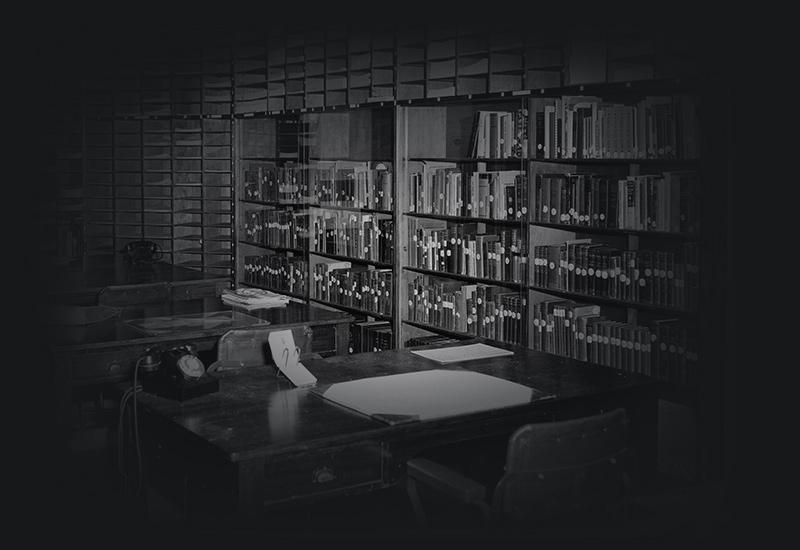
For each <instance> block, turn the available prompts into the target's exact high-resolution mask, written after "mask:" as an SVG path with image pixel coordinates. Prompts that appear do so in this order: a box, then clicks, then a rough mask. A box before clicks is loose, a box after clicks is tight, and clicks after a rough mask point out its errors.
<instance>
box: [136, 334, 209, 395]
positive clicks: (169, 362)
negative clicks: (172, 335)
mask: <svg viewBox="0 0 800 550" xmlns="http://www.w3.org/2000/svg"><path fill="white" fill-rule="evenodd" d="M140 361H141V363H140V367H139V368H140V371H141V372H142V388H143V389H144V390H145V391H147V392H149V393H154V394H156V395H160V396H162V397H167V398H170V399H177V400H178V401H185V400H186V399H191V398H192V397H197V396H200V395H204V394H207V393H214V392H216V391H218V390H219V380H218V379H217V378H216V377H215V376H212V375H211V374H209V373H208V372H207V370H206V367H205V365H204V364H203V362H202V361H201V360H200V358H199V357H198V356H197V353H196V352H195V350H194V348H193V346H191V345H180V346H174V347H171V348H169V349H167V350H165V351H159V350H157V349H148V350H147V351H146V352H145V354H144V355H143V356H142V358H141V359H140Z"/></svg>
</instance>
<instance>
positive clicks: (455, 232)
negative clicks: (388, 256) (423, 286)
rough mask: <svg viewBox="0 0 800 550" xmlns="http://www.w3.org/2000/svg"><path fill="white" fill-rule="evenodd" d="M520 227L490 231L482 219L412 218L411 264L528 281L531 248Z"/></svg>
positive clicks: (474, 274) (509, 279) (457, 272)
mask: <svg viewBox="0 0 800 550" xmlns="http://www.w3.org/2000/svg"><path fill="white" fill-rule="evenodd" d="M523 231H524V230H522V231H521V230H520V229H518V228H516V227H514V228H508V229H494V232H493V233H488V232H487V230H486V225H485V224H483V223H480V222H470V223H454V222H446V221H443V220H428V219H413V218H412V219H410V220H409V227H408V237H409V242H408V258H409V265H410V266H412V267H418V268H421V269H427V270H430V271H441V272H444V273H452V274H455V275H465V276H467V277H477V278H483V279H495V280H498V281H505V282H513V283H525V284H526V283H527V280H528V279H527V277H528V269H527V268H528V252H527V249H526V247H525V243H524V240H523V239H522V234H523Z"/></svg>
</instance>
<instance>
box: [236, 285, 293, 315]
mask: <svg viewBox="0 0 800 550" xmlns="http://www.w3.org/2000/svg"><path fill="white" fill-rule="evenodd" d="M221 298H222V301H223V302H224V303H226V304H228V305H231V306H237V307H241V308H244V309H246V310H247V311H252V310H254V309H267V308H271V307H284V306H286V304H287V303H288V302H289V299H290V298H289V297H288V296H283V295H281V294H275V293H274V292H270V291H268V290H262V289H260V288H244V287H239V288H237V289H235V290H231V289H224V290H223V291H222V296H221Z"/></svg>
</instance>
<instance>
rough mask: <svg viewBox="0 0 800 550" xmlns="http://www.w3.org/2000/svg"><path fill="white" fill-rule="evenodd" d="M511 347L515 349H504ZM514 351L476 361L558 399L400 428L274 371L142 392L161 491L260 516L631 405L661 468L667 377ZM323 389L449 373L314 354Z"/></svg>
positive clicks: (400, 359)
mask: <svg viewBox="0 0 800 550" xmlns="http://www.w3.org/2000/svg"><path fill="white" fill-rule="evenodd" d="M503 347H506V346H503ZM508 349H513V350H514V352H515V355H514V356H513V357H502V358H494V359H490V360H483V361H467V362H462V363H458V364H453V365H450V366H447V367H444V368H466V369H470V370H475V371H477V372H481V373H484V374H489V375H493V376H497V377H500V378H504V379H506V380H510V381H513V382H517V383H520V384H523V385H526V386H530V387H534V388H536V389H539V390H542V391H543V392H545V393H546V394H554V395H555V398H549V399H544V400H538V401H536V400H534V401H532V402H531V403H528V404H525V405H522V406H515V407H507V408H504V409H494V410H488V411H485V412H479V413H471V414H467V415H461V416H456V417H450V418H445V419H438V420H427V421H421V422H420V421H417V422H411V423H406V424H397V425H389V424H386V423H384V422H381V421H379V420H376V419H373V418H371V417H368V416H366V415H362V414H360V413H357V412H355V411H352V410H349V409H345V408H343V407H340V406H338V405H335V404H333V403H331V402H329V401H327V400H326V399H324V398H322V397H320V396H319V395H317V394H316V393H314V392H313V391H310V390H306V389H297V388H292V387H291V384H290V383H288V382H287V381H286V380H285V378H283V377H280V378H278V377H276V375H275V372H274V370H273V369H272V368H252V367H251V368H243V369H238V370H233V371H228V372H225V373H222V375H221V381H220V391H219V392H218V393H216V394H213V395H206V396H202V397H199V398H197V399H194V400H191V401H187V402H184V403H182V404H181V403H178V402H174V401H170V400H167V399H163V398H160V397H157V396H153V395H149V394H141V395H140V398H139V399H140V400H139V403H140V411H143V412H142V417H141V418H140V426H143V428H142V429H143V436H144V438H145V441H146V443H147V444H146V457H147V459H148V461H147V466H148V467H147V469H148V472H149V479H150V481H151V482H152V485H153V487H158V488H160V490H162V491H164V492H165V493H166V494H172V495H173V496H174V497H175V498H178V499H181V500H179V502H180V501H182V502H185V503H186V505H187V514H188V515H189V516H190V517H191V516H193V515H200V516H202V515H203V513H211V514H212V515H214V516H215V517H216V516H219V515H220V514H224V513H225V512H230V513H234V512H239V513H244V514H257V513H258V512H259V511H260V510H262V509H263V508H265V507H270V506H277V505H282V504H286V503H289V502H294V501H298V500H302V499H316V498H322V497H327V496H330V495H335V494H341V493H352V492H360V491H368V490H372V489H376V488H381V487H388V486H391V485H394V484H396V483H397V482H398V480H399V479H400V478H401V477H402V474H403V472H404V468H405V462H406V460H407V459H408V458H410V457H412V456H415V455H416V454H417V453H419V452H420V451H422V450H424V449H427V448H432V447H435V446H439V445H442V444H446V443H451V442H458V441H464V440H474V439H476V438H478V439H479V438H483V437H488V436H496V435H498V436H499V435H510V433H511V432H512V431H513V430H514V429H515V428H517V427H519V426H521V425H522V424H525V423H527V422H536V421H547V420H554V419H562V418H570V417H576V416H580V415H583V414H589V413H593V412H598V411H600V410H609V409H611V408H613V407H617V406H623V407H625V408H626V409H627V411H628V414H629V416H630V419H631V437H632V444H633V446H634V448H635V449H636V451H637V452H638V455H639V459H640V460H641V465H642V472H643V474H644V475H643V478H644V479H647V478H648V477H649V476H652V475H653V474H654V472H655V466H656V427H657V422H656V415H657V392H656V382H655V381H653V380H652V379H649V378H646V377H643V376H639V375H633V374H624V373H621V372H619V371H617V370H612V369H609V368H605V367H600V366H590V365H586V364H585V363H579V362H576V361H571V360H567V359H560V358H557V357H554V356H552V355H549V354H545V353H540V352H536V351H532V350H528V349H523V348H513V347H510V346H508ZM305 364H306V366H307V367H308V368H309V370H310V371H311V372H312V373H314V374H315V375H316V376H317V378H318V385H324V384H331V383H336V382H343V381H347V380H354V379H359V378H364V377H371V376H380V375H387V374H398V373H405V372H412V371H420V370H428V369H432V368H442V367H441V366H439V365H438V364H437V363H434V362H432V361H429V360H427V359H422V358H420V357H418V356H415V355H413V354H411V353H410V352H409V351H408V350H400V351H387V352H381V353H365V354H359V355H354V356H337V357H330V358H327V359H324V360H312V361H306V362H305Z"/></svg>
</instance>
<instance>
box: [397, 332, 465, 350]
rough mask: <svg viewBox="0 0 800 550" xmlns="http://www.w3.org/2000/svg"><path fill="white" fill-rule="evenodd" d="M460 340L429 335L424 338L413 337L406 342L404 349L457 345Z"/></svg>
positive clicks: (439, 335) (440, 335)
mask: <svg viewBox="0 0 800 550" xmlns="http://www.w3.org/2000/svg"><path fill="white" fill-rule="evenodd" d="M460 341H461V340H460V339H458V338H451V337H450V336H444V335H442V334H431V335H425V336H414V337H412V338H409V339H408V340H406V347H407V348H415V347H418V346H429V345H432V344H437V345H443V344H457V343H458V342H460Z"/></svg>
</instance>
